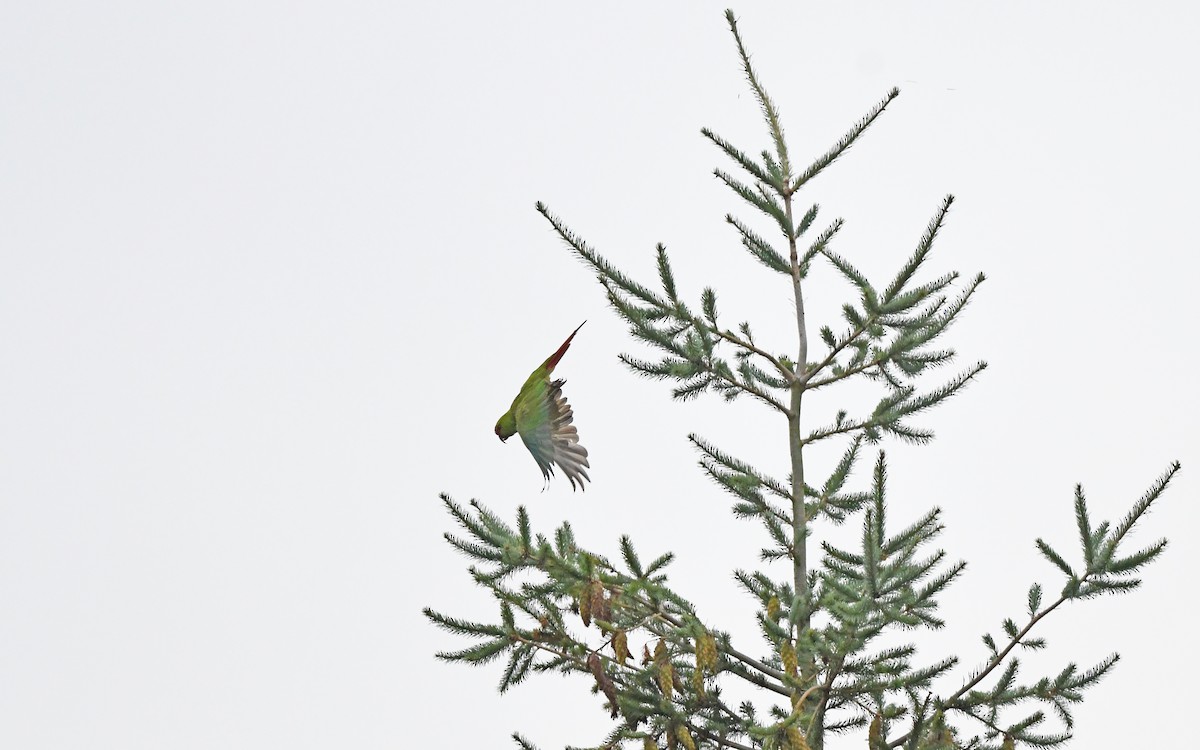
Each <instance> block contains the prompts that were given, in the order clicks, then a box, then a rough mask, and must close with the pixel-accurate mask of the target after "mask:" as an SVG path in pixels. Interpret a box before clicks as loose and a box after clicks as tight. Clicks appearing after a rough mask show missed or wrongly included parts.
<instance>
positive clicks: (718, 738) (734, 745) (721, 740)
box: [688, 724, 755, 750]
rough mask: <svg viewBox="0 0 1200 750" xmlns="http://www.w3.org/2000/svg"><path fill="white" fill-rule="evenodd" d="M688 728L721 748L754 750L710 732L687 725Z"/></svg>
mask: <svg viewBox="0 0 1200 750" xmlns="http://www.w3.org/2000/svg"><path fill="white" fill-rule="evenodd" d="M688 726H689V727H690V728H691V730H692V731H693V732H695V733H696V734H698V735H700V736H701V737H703V738H704V739H706V740H709V741H711V742H715V743H717V744H718V745H720V746H721V747H731V748H733V749H734V750H755V749H754V748H753V747H751V746H749V745H743V744H742V743H740V742H735V741H733V740H727V739H725V738H724V737H722V736H720V735H717V734H713V733H712V732H710V731H708V730H707V729H701V728H700V727H697V726H694V725H692V724H688Z"/></svg>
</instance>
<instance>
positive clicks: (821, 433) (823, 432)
mask: <svg viewBox="0 0 1200 750" xmlns="http://www.w3.org/2000/svg"><path fill="white" fill-rule="evenodd" d="M872 424H873V422H872V420H869V419H867V420H863V421H861V422H846V423H845V424H843V425H841V426H840V427H830V428H827V429H820V430H813V431H812V432H811V433H809V435H808V437H806V438H804V439H803V440H801V442H802V443H804V444H808V443H815V442H817V441H818V440H824V439H825V438H828V437H833V436H834V435H842V434H845V433H847V432H854V431H855V430H863V429H866V428H867V427H870V426H871V425H872Z"/></svg>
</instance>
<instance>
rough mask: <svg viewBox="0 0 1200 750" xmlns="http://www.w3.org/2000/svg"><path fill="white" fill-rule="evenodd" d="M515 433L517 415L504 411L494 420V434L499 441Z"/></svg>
mask: <svg viewBox="0 0 1200 750" xmlns="http://www.w3.org/2000/svg"><path fill="white" fill-rule="evenodd" d="M515 434H517V417H516V416H515V415H514V414H513V413H512V411H511V410H510V411H506V412H504V416H502V417H500V420H499V421H498V422H496V435H497V437H499V438H500V441H501V442H504V441H505V440H508V439H509V438H510V437H512V436H513V435H515Z"/></svg>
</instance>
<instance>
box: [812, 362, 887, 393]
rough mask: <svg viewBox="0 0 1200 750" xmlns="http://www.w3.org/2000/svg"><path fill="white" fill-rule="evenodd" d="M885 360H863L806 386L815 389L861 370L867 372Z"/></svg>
mask: <svg viewBox="0 0 1200 750" xmlns="http://www.w3.org/2000/svg"><path fill="white" fill-rule="evenodd" d="M885 361H886V359H873V360H871V361H870V362H863V363H861V364H858V365H855V366H854V367H851V368H850V369H848V370H843V371H842V372H840V373H838V374H837V375H830V376H829V377H827V378H822V379H821V380H813V381H810V382H808V383H806V387H807V389H808V390H813V389H815V388H820V387H822V386H826V385H829V384H830V383H836V382H838V381H839V380H845V379H846V378H848V377H850V376H852V375H857V374H859V373H860V372H866V371H867V370H870V369H871V368H872V367H878V366H879V365H881V364H883V363H884V362H885Z"/></svg>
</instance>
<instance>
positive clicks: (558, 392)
mask: <svg viewBox="0 0 1200 750" xmlns="http://www.w3.org/2000/svg"><path fill="white" fill-rule="evenodd" d="M586 322H587V321H584V323H586ZM579 328H583V323H580V324H579ZM579 328H576V329H575V330H574V331H572V332H571V335H570V336H568V337H567V340H566V341H564V342H563V343H562V346H560V347H558V351H556V352H554V353H553V354H551V355H550V356H549V357H548V358H547V359H546V361H545V362H543V363H542V364H541V366H540V367H538V368H537V369H536V370H534V371H533V373H532V374H531V375H530V376H529V379H528V380H526V381H525V385H523V386H521V392H520V393H518V394H517V397H516V398H515V399H513V402H512V406H510V407H509V408H508V411H506V412H504V415H503V416H502V417H500V420H499V421H498V422H496V435H497V436H499V438H500V440H501V441H505V440H508V439H509V438H510V437H512V436H513V435H514V434H519V435H520V436H521V442H523V443H525V447H526V448H528V449H529V452H530V453H532V454H533V459H534V460H535V461H537V465H538V468H539V469H541V470H542V476H543V477H544V478H545V479H546V481H549V480H550V476H551V475H552V474H553V473H554V465H555V464H558V466H559V467H560V468H561V469H562V472H563V474H565V475H566V477H567V480H568V481H570V482H571V489H572V490H574V489H575V485H576V483H578V484H579V489H583V488H584V487H583V480H585V479H587V480H588V481H591V477H589V476H588V475H587V471H585V469H586V468H588V467H590V466H591V464H589V463H588V459H587V455H588V452H587V448H584V447H583V446H582V445H580V444H579V431H578V430H576V429H575V425H573V424H571V420H572V419H573V417H574V415H573V414H572V412H571V406H570V405H569V404H568V403H567V400H566V399H565V398H563V395H562V387H563V383H565V382H566V381H565V380H553V381H552V380H550V373H552V372H554V366H555V365H557V364H558V361H559V360H560V359H562V358H563V355H564V354H566V353H567V347H568V346H570V345H571V339H573V338H575V334H576V333H579Z"/></svg>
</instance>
